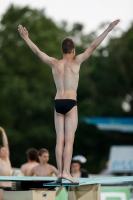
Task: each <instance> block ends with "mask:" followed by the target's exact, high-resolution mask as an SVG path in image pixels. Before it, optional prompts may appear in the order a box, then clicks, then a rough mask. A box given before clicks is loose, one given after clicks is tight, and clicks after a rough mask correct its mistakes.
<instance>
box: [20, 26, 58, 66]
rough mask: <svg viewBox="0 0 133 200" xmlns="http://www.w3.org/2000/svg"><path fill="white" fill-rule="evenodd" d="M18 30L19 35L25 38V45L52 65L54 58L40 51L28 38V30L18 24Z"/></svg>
mask: <svg viewBox="0 0 133 200" xmlns="http://www.w3.org/2000/svg"><path fill="white" fill-rule="evenodd" d="M18 31H19V33H20V35H21V37H22V38H23V39H24V40H25V42H26V43H27V45H28V46H29V47H30V48H31V50H32V51H33V52H34V53H35V54H36V55H37V56H38V57H39V58H40V59H41V60H42V61H43V62H44V63H46V64H48V65H50V66H52V65H53V63H54V61H56V59H55V58H52V57H50V56H48V55H47V54H45V53H44V52H42V51H41V50H40V49H39V48H38V47H37V46H36V45H35V44H34V43H33V42H32V41H31V40H30V38H29V34H28V31H27V29H26V28H25V27H23V26H22V25H19V26H18Z"/></svg>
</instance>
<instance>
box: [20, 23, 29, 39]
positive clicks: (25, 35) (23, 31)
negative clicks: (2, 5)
mask: <svg viewBox="0 0 133 200" xmlns="http://www.w3.org/2000/svg"><path fill="white" fill-rule="evenodd" d="M18 31H19V33H20V35H21V37H22V38H23V39H26V38H28V37H29V34H28V31H27V29H26V28H25V27H23V26H22V25H19V26H18Z"/></svg>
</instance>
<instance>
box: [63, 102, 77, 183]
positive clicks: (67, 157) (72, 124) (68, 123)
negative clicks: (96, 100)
mask: <svg viewBox="0 0 133 200" xmlns="http://www.w3.org/2000/svg"><path fill="white" fill-rule="evenodd" d="M77 123H78V116H77V106H74V107H73V108H72V109H71V110H70V111H69V112H68V113H67V114H66V115H65V147H64V152H63V174H62V177H64V178H67V179H69V180H70V181H72V182H77V181H75V180H74V179H73V178H72V176H71V175H70V164H71V159H72V152H73V142H74V136H75V131H76V129H77Z"/></svg>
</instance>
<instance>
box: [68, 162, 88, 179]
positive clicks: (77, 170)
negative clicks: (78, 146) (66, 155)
mask: <svg viewBox="0 0 133 200" xmlns="http://www.w3.org/2000/svg"><path fill="white" fill-rule="evenodd" d="M71 175H72V176H73V177H79V178H81V177H84V178H85V177H86V178H87V177H88V173H87V171H86V170H83V169H81V162H80V161H79V160H72V162H71Z"/></svg>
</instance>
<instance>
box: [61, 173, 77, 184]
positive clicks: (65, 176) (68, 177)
mask: <svg viewBox="0 0 133 200" xmlns="http://www.w3.org/2000/svg"><path fill="white" fill-rule="evenodd" d="M63 178H64V179H66V180H68V181H70V182H71V183H79V181H77V180H74V179H73V177H72V176H71V174H66V173H63V174H62V179H63Z"/></svg>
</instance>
